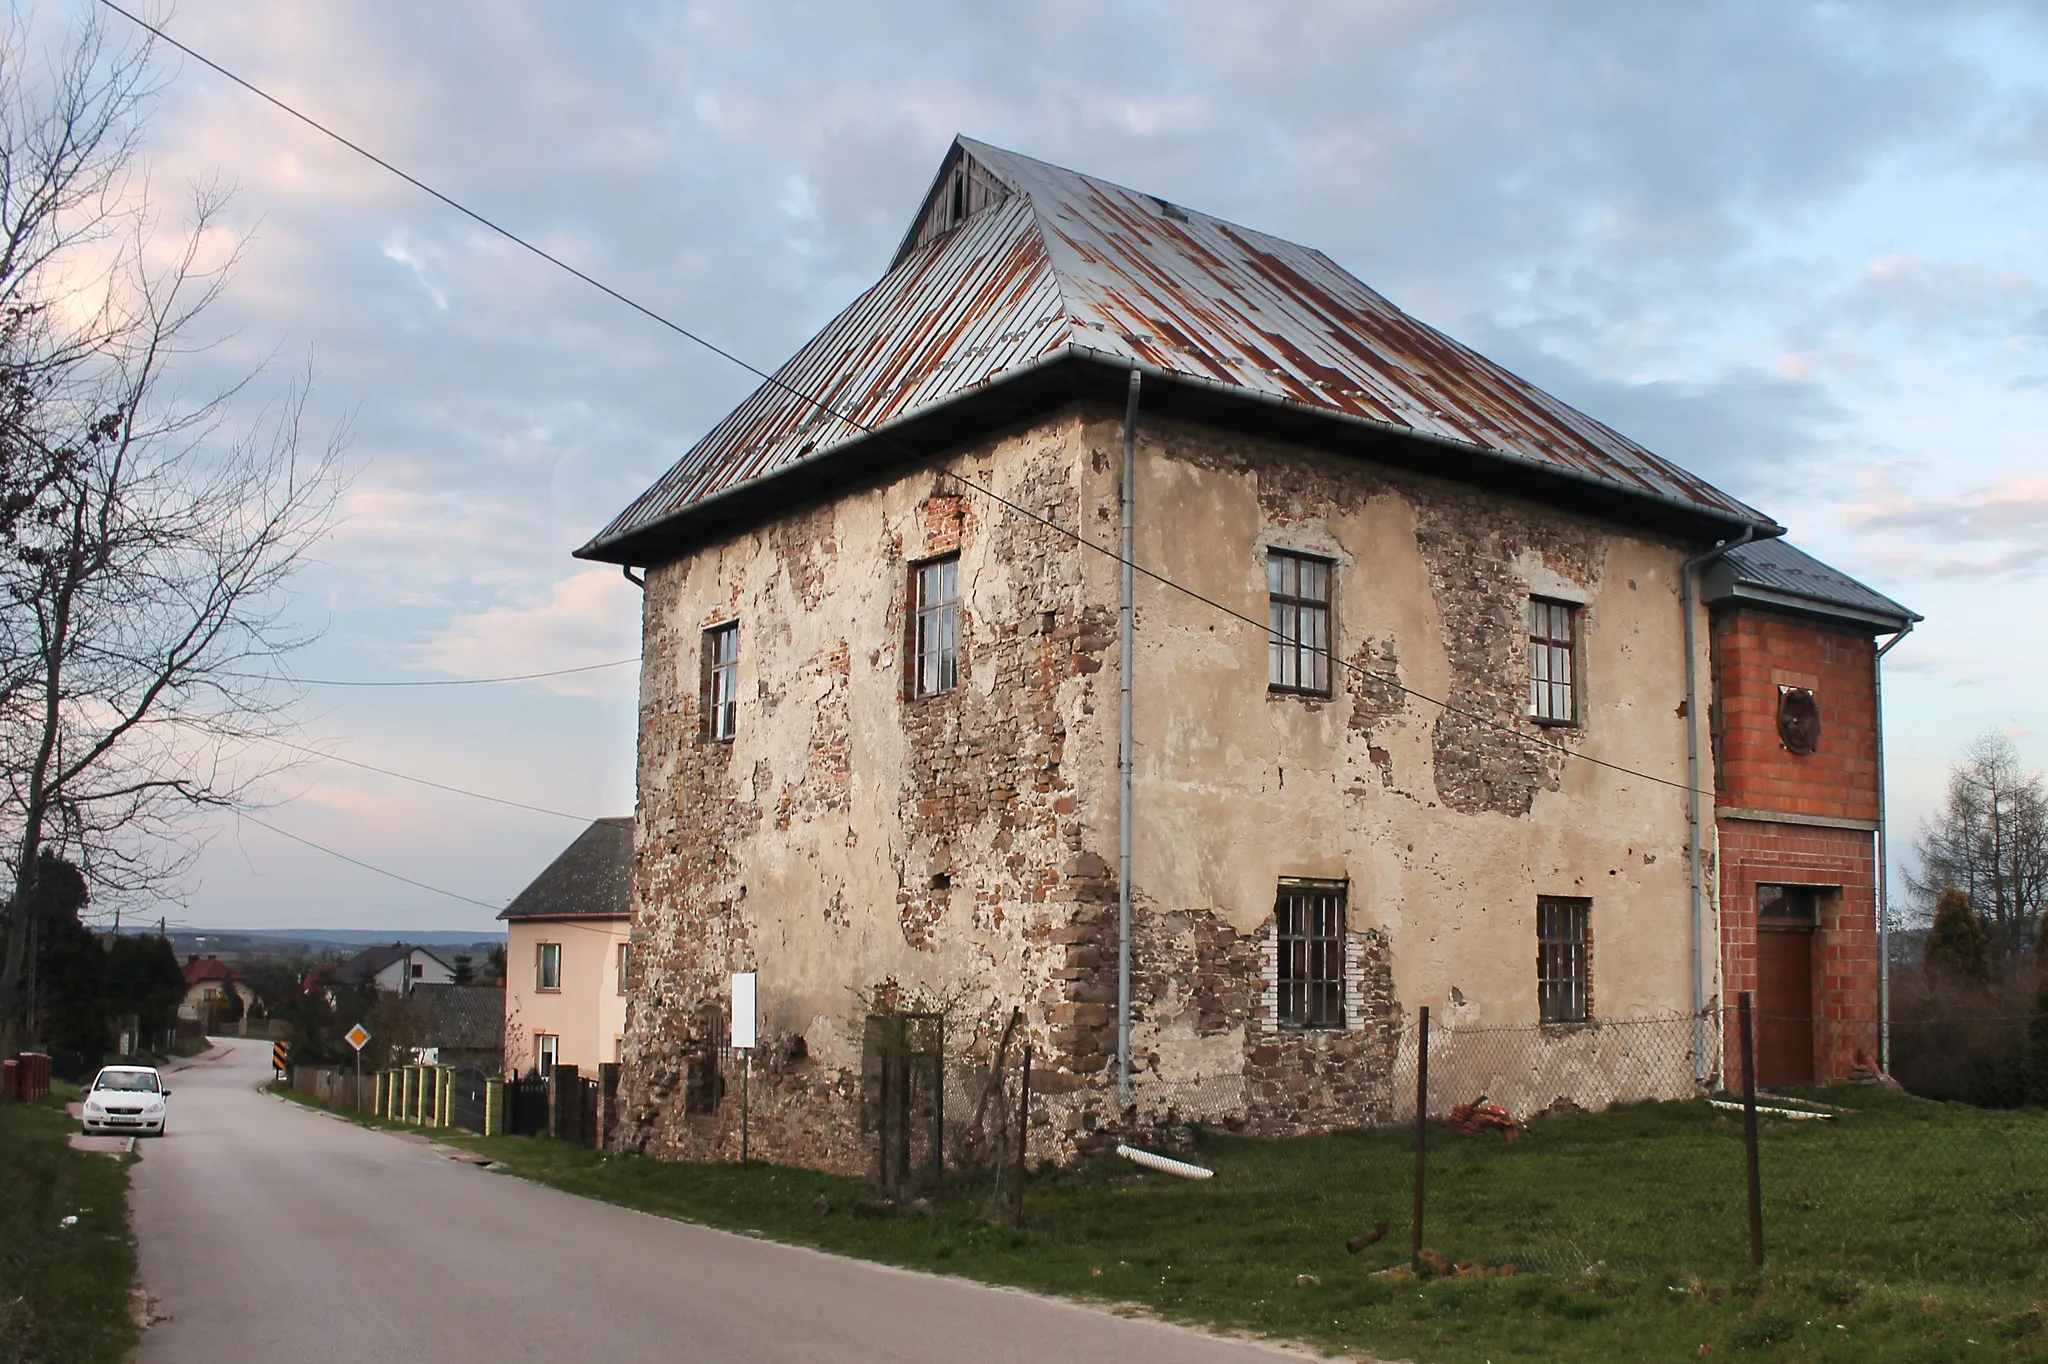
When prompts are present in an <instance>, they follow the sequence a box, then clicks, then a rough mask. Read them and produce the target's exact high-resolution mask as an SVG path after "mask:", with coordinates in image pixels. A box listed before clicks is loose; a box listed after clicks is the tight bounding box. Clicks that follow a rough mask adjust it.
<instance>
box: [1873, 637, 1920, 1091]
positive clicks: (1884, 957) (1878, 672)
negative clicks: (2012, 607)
mask: <svg viewBox="0 0 2048 1364" xmlns="http://www.w3.org/2000/svg"><path fill="white" fill-rule="evenodd" d="M1912 633H1913V622H1912V621H1910V620H1909V621H1907V622H1906V628H1905V629H1903V630H1901V631H1899V632H1898V633H1897V634H1895V635H1893V636H1892V637H1891V638H1890V639H1888V640H1886V641H1885V645H1884V647H1883V648H1882V649H1879V650H1878V651H1877V657H1876V658H1875V659H1873V660H1871V665H1870V696H1871V707H1870V709H1871V715H1872V718H1873V719H1874V720H1875V722H1876V725H1877V1069H1878V1073H1879V1074H1882V1075H1889V1074H1891V1073H1892V890H1891V865H1892V838H1891V823H1890V821H1889V820H1888V819H1887V818H1886V816H1885V777H1884V656H1885V655H1886V654H1888V653H1890V652H1891V651H1892V650H1893V648H1895V647H1896V646H1897V645H1898V642H1899V641H1900V640H1902V639H1904V638H1905V637H1906V636H1907V635H1910V634H1912Z"/></svg>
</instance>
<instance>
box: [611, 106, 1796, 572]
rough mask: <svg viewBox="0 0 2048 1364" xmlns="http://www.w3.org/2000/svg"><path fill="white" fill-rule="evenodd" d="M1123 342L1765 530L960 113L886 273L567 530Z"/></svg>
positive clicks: (860, 464)
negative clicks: (720, 414) (621, 507)
mask: <svg viewBox="0 0 2048 1364" xmlns="http://www.w3.org/2000/svg"><path fill="white" fill-rule="evenodd" d="M949 206H950V207H949ZM962 210H965V216H964V217H961V216H960V214H961V211H962ZM1134 367H1135V368H1139V369H1141V370H1143V371H1144V379H1145V388H1144V394H1143V405H1144V408H1145V410H1146V411H1147V412H1153V413H1156V412H1167V413H1178V414H1181V415H1187V416H1191V417H1196V418H1200V419H1204V420H1209V421H1212V422H1216V423H1219V424H1226V425H1236V426H1239V427H1252V428H1256V429H1258V430H1261V431H1264V432H1268V433H1270V434H1274V435H1278V436H1281V437H1284V438H1289V439H1302V440H1309V441H1314V442H1316V443H1318V444H1322V445H1326V446H1335V447H1338V448H1353V449H1356V450H1358V451H1359V452H1361V453H1366V454H1369V455H1371V457H1373V458H1375V459H1381V460H1385V461H1388V462H1392V463H1400V464H1405V465H1407V466H1410V467H1414V468H1418V469H1422V470H1425V471H1427V472H1431V473H1437V474H1443V475H1445V476H1449V477H1454V478H1464V479H1471V480H1475V481H1483V482H1490V483H1495V484H1500V485H1503V486H1506V487H1508V488H1509V489H1511V490H1515V491H1522V492H1526V493H1529V494H1531V495H1535V496H1542V497H1548V498H1550V499H1552V500H1563V501H1569V502H1571V503H1573V504H1574V505H1580V506H1584V507H1586V508H1588V509H1590V510H1596V511H1600V512H1603V513H1606V514H1611V515H1615V516H1618V517H1622V518H1624V519H1629V520H1634V521H1646V522H1651V523H1657V524H1668V525H1673V526H1676V527H1679V528H1683V529H1685V530H1688V531H1689V532H1691V533H1694V534H1697V535H1702V536H1705V537H1708V538H1713V537H1716V536H1725V535H1727V534H1729V533H1730V532H1731V531H1732V530H1734V529H1739V528H1740V527H1742V526H1754V527H1755V528H1756V529H1757V530H1758V531H1759V532H1760V533H1763V534H1766V535H1769V534H1776V533H1778V530H1779V528H1778V527H1777V526H1776V525H1775V523H1773V522H1772V521H1771V520H1770V518H1769V517H1767V516H1765V515H1763V514H1762V513H1761V512H1758V511H1757V510H1755V509H1754V508H1752V507H1749V506H1747V505H1746V504H1744V503H1742V502H1740V501H1738V500H1737V499H1735V498H1733V497H1731V496H1729V495H1728V494H1727V493H1724V492H1722V491H1720V490H1719V489H1717V488H1715V487H1713V486H1712V485H1710V484H1708V483H1706V482H1705V481H1703V480H1701V479H1699V478H1696V477H1694V476H1693V475H1691V474H1689V473H1687V472H1685V471H1684V470H1683V469H1680V468H1679V467H1678V466H1677V465H1675V464H1673V463H1671V462H1670V461H1668V460H1665V459H1663V458H1660V457H1659V456H1657V455H1654V454H1652V453H1651V452H1649V451H1648V450H1646V449H1644V448H1643V447H1642V446H1640V445H1638V444H1636V443H1635V442H1634V441H1632V440H1630V439H1628V438H1627V437H1626V436H1623V435H1620V434H1619V433H1617V432H1616V431H1614V430H1612V429H1611V428H1609V427H1607V426H1606V425H1604V424H1602V423H1600V422H1598V421H1595V420H1594V419H1592V418H1591V417H1588V416H1586V415H1585V414H1583V413H1581V412H1578V411H1576V410H1575V409H1573V408H1571V407H1568V406H1567V405H1565V404H1564V403H1563V402H1561V401H1559V400H1558V399H1556V398H1554V397H1552V396H1551V395H1549V394H1548V393H1545V392H1543V391H1542V390H1541V389H1539V388H1537V387H1535V386H1534V385H1533V384H1530V383H1528V382H1526V381H1525V380H1522V379H1520V378H1517V377H1516V376H1515V375H1513V374H1510V373H1508V371H1506V370H1505V369H1502V368H1501V367H1500V366H1499V365H1496V364H1494V363H1493V362H1492V361H1490V360H1488V359H1486V358H1485V357H1484V356H1482V355H1479V354H1478V353H1477V352H1475V351H1472V350H1469V349H1467V348H1466V347H1464V346H1462V345H1460V344H1459V343H1457V342H1456V341H1453V340H1452V339H1451V338H1449V337H1448V336H1445V335H1444V334H1443V333H1441V332H1439V331H1437V330H1435V329H1434V328H1432V327H1429V326H1426V325H1424V324H1423V323H1421V322H1419V321H1417V320H1416V319H1415V318H1412V317H1410V316H1409V315H1408V314H1406V313H1404V312H1402V311H1401V310H1400V309H1399V308H1397V307H1395V306H1394V305H1393V304H1392V303H1390V302H1388V301H1387V300H1386V299H1385V298H1382V297H1381V296H1380V295H1379V294H1377V293H1375V292H1374V291H1373V290H1372V289H1370V288H1368V287H1367V286H1366V285H1365V284H1363V283H1361V282H1360V281H1359V280H1358V279H1356V278H1354V277H1353V276H1352V275H1350V274H1349V273H1347V272H1346V271H1345V270H1344V269H1343V268H1342V267H1341V266H1339V265H1338V264H1337V263H1336V262H1335V261H1333V260H1331V259H1330V258H1329V257H1328V256H1325V255H1324V254H1323V253H1322V252H1320V251H1315V250H1312V249H1310V248H1307V247H1303V246H1297V245H1295V244H1294V243H1292V242H1288V241H1283V240H1282V239H1280V238H1278V237H1273V236H1268V235H1267V234H1265V233H1263V232H1255V231H1252V230H1251V229H1249V228H1244V227H1239V226H1237V225H1235V224H1233V223H1228V222H1225V221H1223V220H1222V219H1220V218H1214V217H1210V216H1209V215H1207V214H1204V213H1198V212H1195V211H1193V210H1191V209H1183V208H1181V207H1179V206H1177V205H1174V204H1171V203H1168V202H1167V201H1165V200H1163V199H1159V198H1155V197H1154V196H1152V195H1148V194H1140V193H1138V192H1136V191H1133V190H1129V189H1125V188H1123V187H1121V186H1118V185H1112V184H1109V183H1108V182H1106V181H1102V180H1097V179H1095V178H1093V177H1091V176H1086V175H1081V174H1078V173H1076V172H1074V171H1070V170H1063V169H1061V168H1060V167H1058V166H1052V165H1048V164H1046V163H1045V162H1043V161H1035V160H1033V159H1031V158H1030V157H1026V156H1019V155H1017V154H1016V153H1014V152H1007V151H1003V150H1001V149H999V148H996V147H991V146H988V145H986V144H985V143H980V142H974V141H971V140H969V139H967V138H959V139H956V140H955V142H954V144H953V147H952V149H951V151H949V152H948V154H947V158H946V160H945V161H944V162H943V163H942V165H941V167H940V171H939V175H938V178H937V179H936V180H935V182H934V185H933V188H932V190H931V192H930V194H929V195H928V196H927V198H926V200H925V203H924V207H923V208H922V209H921V210H920V211H919V213H918V216H917V218H916V220H915V222H914V225H913V227H912V229H911V232H910V234H909V236H907V237H906V238H905V240H904V245H903V247H902V249H901V250H900V251H899V252H898V254H897V257H896V260H895V262H894V263H893V264H892V265H891V267H890V269H889V272H888V273H887V274H886V275H885V276H884V277H883V278H882V280H881V281H880V282H879V283H877V284H876V285H875V286H874V287H873V288H871V289H869V290H868V291H867V292H866V293H865V294H863V295H861V297H860V298H858V299H856V300H855V301H854V303H853V304H852V306H850V307H848V308H847V309H846V311H844V312H842V313H841V314H840V315H839V316H838V317H836V318H834V319H833V320H832V322H830V323H829V324H828V325H827V326H826V327H825V329H824V330H823V331H821V332H819V333H818V334H817V335H816V336H815V337H813V338H812V339H811V340H810V341H809V342H808V343H807V344H806V345H805V346H804V347H803V348H802V349H801V350H799V351H798V352H797V353H796V355H795V356H794V357H792V358H791V359H790V360H789V361H787V362H786V363H785V364H784V365H783V366H782V367H781V368H780V369H779V370H777V371H776V373H775V377H774V379H773V380H771V381H769V382H767V383H764V384H763V385H761V387H759V388H757V389H756V390H755V391H754V393H753V395H752V396H751V397H749V398H748V399H747V400H746V401H745V402H743V403H741V404H740V405H739V406H738V407H737V408H735V409H733V411H732V412H731V413H730V414H728V415H727V416H726V417H725V419H724V420H723V421H721V422H720V423H719V424H718V425H717V426H716V427H714V428H713V429H712V430H711V432H710V434H708V435H707V436H705V437H704V438H703V439H702V440H700V441H699V442H698V443H697V444H696V445H695V446H694V447H693V448H692V449H691V450H690V451H689V452H688V453H687V454H686V455H684V456H683V458H682V460H681V461H680V462H678V463H677V464H676V466H675V467H674V468H672V469H670V470H669V471H668V473H666V474H664V475H663V476H662V477H661V479H660V480H659V481H658V482H656V483H655V485H654V486H653V487H652V488H650V489H648V490H647V492H645V493H643V494H642V495H641V496H640V497H639V498H638V499H636V500H635V501H634V502H633V503H632V505H631V506H629V507H628V508H626V510H625V511H624V512H622V513H621V514H620V515H619V516H618V517H617V518H616V519H615V520H614V521H613V522H612V523H611V524H610V525H609V526H607V527H605V529H604V530H603V531H602V532H600V533H599V534H598V535H597V536H596V537H595V538H594V539H593V540H592V541H591V542H590V543H589V544H587V545H585V546H584V547H583V548H582V549H580V550H578V551H577V553H578V554H579V555H580V556H582V557H584V558H590V559H604V560H609V561H612V562H622V563H629V564H630V563H651V562H655V561H657V560H659V559H661V558H664V557H667V556H668V555H670V554H673V553H676V552H678V551H679V550H680V549H681V548H685V547H687V546H688V545H689V544H690V543H693V542H695V541H696V540H699V539H701V538H704V537H706V536H709V535H712V534H716V533H719V532H720V531H721V530H724V529H727V528H730V527H732V526H734V525H738V524H743V523H745V522H747V521H749V520H752V519H756V518H758V517H760V516H764V515H768V514H772V513H774V512H776V511H779V510H782V509H786V508H787V506H788V505H789V504H790V502H791V500H792V499H801V498H807V497H816V496H819V495H821V494H823V493H825V492H829V491H830V490H832V489H833V488H835V487H838V486H842V485H843V484H845V483H847V482H850V481H852V480H853V479H856V478H859V477H864V476H866V475H867V474H869V473H871V472H872V471H873V470H874V469H876V468H878V467H880V466H883V465H886V464H891V463H896V462H899V461H901V460H903V459H905V458H910V457H916V456H919V455H921V454H924V453H928V452H930V451H932V450H936V449H941V448H944V447H945V446H946V445H947V444H950V443H956V442H958V441H959V440H962V439H966V438H968V437H969V436H971V435H973V434H976V433H978V432H979V431H985V430H988V429H993V428H994V427H995V426H998V425H1003V424H1007V423H1010V422H1014V421H1016V420H1018V419H1019V418H1020V417H1023V416H1025V415H1028V414H1029V413H1031V412H1034V411H1039V410H1043V409H1044V408H1045V407H1047V406H1048V405H1051V404H1056V403H1059V402H1064V401H1068V400H1070V399H1072V398H1075V397H1079V396H1089V395H1093V396H1099V397H1105V398H1109V399H1111V400H1114V401H1118V402H1121V400H1122V396H1123V389H1124V385H1125V383H1126V375H1127V374H1128V372H1129V371H1130V370H1131V369H1132V368H1134ZM814 400H815V401H814ZM818 403H823V404H825V405H826V406H827V407H829V408H831V409H833V411H832V412H827V411H824V410H822V409H821V408H820V407H819V406H818ZM863 428H865V429H863ZM870 432H874V433H877V434H870Z"/></svg>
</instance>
